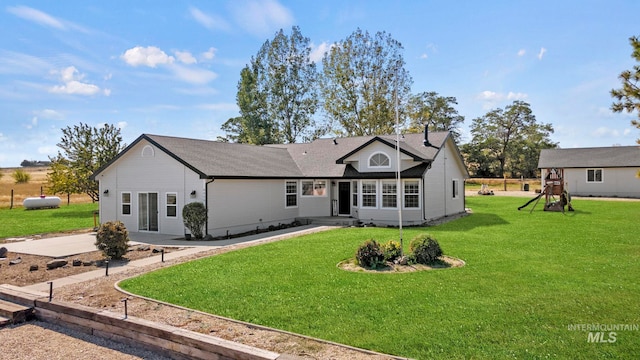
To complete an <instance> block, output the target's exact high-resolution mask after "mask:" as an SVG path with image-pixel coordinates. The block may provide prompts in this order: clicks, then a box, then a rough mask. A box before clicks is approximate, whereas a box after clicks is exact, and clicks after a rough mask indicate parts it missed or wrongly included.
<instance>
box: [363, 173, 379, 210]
mask: <svg viewBox="0 0 640 360" xmlns="http://www.w3.org/2000/svg"><path fill="white" fill-rule="evenodd" d="M377 185H378V184H377V182H376V181H375V180H373V181H371V180H363V181H362V207H373V208H374V207H376V206H377V205H378V201H377V195H376V190H377V187H378V186H377Z"/></svg>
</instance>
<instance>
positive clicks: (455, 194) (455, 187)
mask: <svg viewBox="0 0 640 360" xmlns="http://www.w3.org/2000/svg"><path fill="white" fill-rule="evenodd" d="M451 198H452V199H459V198H460V179H451Z"/></svg>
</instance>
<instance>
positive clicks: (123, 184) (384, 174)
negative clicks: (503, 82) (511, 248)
mask: <svg viewBox="0 0 640 360" xmlns="http://www.w3.org/2000/svg"><path fill="white" fill-rule="evenodd" d="M423 140H424V135H423V134H405V135H404V136H403V137H402V139H401V141H400V170H401V185H400V188H399V189H398V188H397V186H396V169H397V166H398V164H397V161H396V156H397V155H396V136H395V135H391V136H363V137H351V138H337V139H318V140H315V141H313V142H311V143H304V144H287V145H269V146H255V145H247V144H235V143H224V142H216V141H207V140H196V139H186V138H178V137H169V136H159V135H149V134H143V135H141V136H140V137H138V138H137V139H136V140H135V141H134V142H133V143H132V144H131V145H129V146H128V147H127V148H126V149H124V150H123V151H122V152H121V153H120V154H118V156H116V157H115V158H114V159H113V160H112V161H111V162H109V163H108V164H106V165H105V166H103V167H102V168H100V169H99V170H97V171H96V172H95V173H94V174H93V175H92V178H93V179H95V180H97V181H99V184H100V186H99V188H100V194H101V197H100V219H101V221H102V222H105V221H110V220H120V221H122V222H123V223H124V224H125V225H126V227H127V229H129V231H133V232H136V231H149V232H158V233H163V234H174V235H183V234H184V231H185V230H184V226H183V221H182V208H183V206H184V205H185V204H187V203H190V202H194V201H199V202H202V203H204V204H205V206H206V208H207V212H208V220H207V233H208V234H211V235H212V236H221V235H227V234H235V233H240V232H245V231H248V230H252V229H253V230H255V229H256V228H257V227H259V228H266V227H268V226H270V225H278V224H284V223H291V222H293V221H294V220H296V219H300V218H307V219H308V218H316V217H335V219H337V220H340V219H346V218H352V219H356V220H359V221H360V222H362V223H366V224H368V223H375V224H378V225H398V207H397V206H398V204H397V200H396V196H397V193H398V191H399V192H400V194H401V204H400V206H402V219H403V225H419V224H423V223H425V222H426V221H428V220H432V219H436V218H441V217H444V216H448V215H453V214H458V213H462V212H464V211H465V198H464V180H465V179H466V178H468V172H467V170H466V168H465V165H464V162H463V160H462V157H461V156H460V153H459V151H458V148H457V146H456V144H455V143H454V141H453V139H452V137H451V135H450V133H449V132H436V133H430V134H429V135H428V140H429V142H428V143H427V145H424V144H423ZM341 217H342V218H341Z"/></svg>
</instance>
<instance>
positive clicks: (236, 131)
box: [220, 59, 280, 145]
mask: <svg viewBox="0 0 640 360" xmlns="http://www.w3.org/2000/svg"><path fill="white" fill-rule="evenodd" d="M251 62H252V65H251V66H245V67H244V68H243V69H242V71H241V72H240V81H238V92H237V94H236V102H237V104H238V107H239V108H240V116H238V117H235V118H231V119H229V120H227V121H226V122H225V123H224V124H222V127H221V128H222V130H224V131H225V132H226V133H227V137H226V138H222V139H220V140H223V141H232V142H238V143H246V144H255V145H264V144H273V143H278V142H280V141H279V139H278V129H277V126H276V124H275V123H274V121H272V120H271V119H270V118H269V116H268V114H267V98H266V95H265V93H264V92H262V91H259V89H258V73H259V71H260V69H259V68H258V63H257V62H255V61H254V59H252V61H251Z"/></svg>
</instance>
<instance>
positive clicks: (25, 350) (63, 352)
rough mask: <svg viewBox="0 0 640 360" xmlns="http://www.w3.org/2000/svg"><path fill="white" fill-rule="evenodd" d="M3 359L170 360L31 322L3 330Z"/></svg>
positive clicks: (0, 344)
mask: <svg viewBox="0 0 640 360" xmlns="http://www.w3.org/2000/svg"><path fill="white" fill-rule="evenodd" d="M0 359H2V360H4V359H7V360H9V359H11V360H15V359H33V360H40V359H42V360H53V359H60V360H66V359H110V360H130V359H150V360H151V359H153V360H156V359H157V360H165V359H166V360H169V359H170V358H168V357H164V356H161V355H159V354H156V353H153V352H150V351H146V350H144V349H141V348H137V347H133V346H129V345H125V344H122V343H118V342H115V341H112V340H107V339H104V338H101V337H97V336H92V335H88V334H85V333H82V332H78V331H75V330H72V329H69V328H66V327H61V326H57V325H54V324H49V323H45V322H42V321H31V322H28V323H23V324H18V325H12V326H8V327H5V328H2V329H0Z"/></svg>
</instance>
